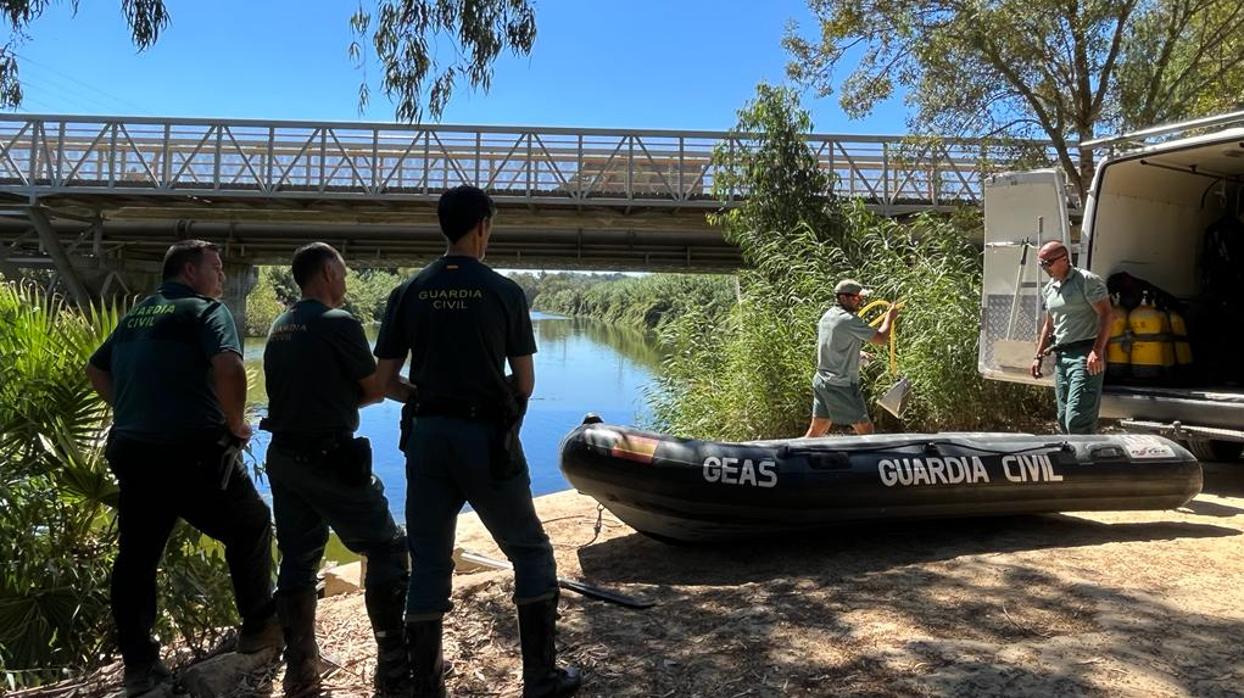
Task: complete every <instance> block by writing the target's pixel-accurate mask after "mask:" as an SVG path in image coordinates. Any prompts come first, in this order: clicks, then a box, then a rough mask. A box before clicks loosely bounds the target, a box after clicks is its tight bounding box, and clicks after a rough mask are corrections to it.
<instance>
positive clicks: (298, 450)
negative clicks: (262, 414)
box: [259, 419, 372, 485]
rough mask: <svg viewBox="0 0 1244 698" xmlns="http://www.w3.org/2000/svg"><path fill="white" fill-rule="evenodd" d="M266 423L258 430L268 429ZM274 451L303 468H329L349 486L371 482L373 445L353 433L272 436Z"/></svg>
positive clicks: (262, 422)
mask: <svg viewBox="0 0 1244 698" xmlns="http://www.w3.org/2000/svg"><path fill="white" fill-rule="evenodd" d="M266 422H267V420H266V419H264V420H261V421H260V422H259V428H260V429H267V428H268V425H267V423H266ZM271 447H272V448H275V449H277V450H279V451H282V452H283V453H284V454H285V455H288V456H289V457H291V458H292V459H293V460H295V461H296V462H298V463H300V464H304V465H309V466H320V467H323V468H326V469H327V470H330V471H332V472H333V473H335V474H336V475H337V476H338V477H340V478H341V481H342V482H343V483H345V484H347V485H366V484H368V483H370V482H371V476H372V457H371V441H370V440H369V439H368V438H367V437H366V436H357V437H356V436H354V432H351V431H339V432H331V431H329V432H289V431H282V432H273V434H272V444H271Z"/></svg>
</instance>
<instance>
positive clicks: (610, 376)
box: [246, 312, 660, 522]
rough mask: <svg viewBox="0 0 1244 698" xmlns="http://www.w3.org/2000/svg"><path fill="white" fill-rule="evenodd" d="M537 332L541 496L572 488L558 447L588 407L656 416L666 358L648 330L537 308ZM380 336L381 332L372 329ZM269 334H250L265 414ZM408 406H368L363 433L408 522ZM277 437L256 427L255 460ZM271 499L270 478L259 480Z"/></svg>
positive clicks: (256, 394)
mask: <svg viewBox="0 0 1244 698" xmlns="http://www.w3.org/2000/svg"><path fill="white" fill-rule="evenodd" d="M531 319H532V325H533V327H534V329H535V334H536V346H537V349H538V350H537V352H536V355H535V368H536V392H535V395H533V396H532V399H531V402H530V404H529V406H528V410H527V417H526V418H525V419H524V420H523V429H522V442H523V448H524V451H525V452H526V454H527V462H528V467H529V469H530V471H531V490H532V493H533V494H535V495H537V496H538V495H541V494H548V493H551V492H558V491H561V490H565V489H569V488H570V485H569V484H568V483H567V482H566V480H565V478H563V477H562V473H561V468H560V467H558V452H557V447H558V444H559V443H560V441H561V439H562V437H563V436H564V435H565V434H566V432H568V431H570V430H571V429H573V428H574V427H575V426H577V425H578V424H579V423H580V422H582V421H583V415H584V414H586V413H588V412H595V413H597V414H599V415H600V416H601V417H602V418H604V419H605V421H608V422H613V423H621V424H639V423H642V422H644V421H645V420H647V418H648V416H649V412H648V408H647V400H646V398H645V393H646V390H647V388H648V387H649V386H650V385H651V384H652V381H653V378H654V377H655V375H656V371H657V367H658V366H659V363H660V355H659V354H658V353H657V351H656V348H655V346H654V344H653V342H652V341H651V340H650V339H648V338H647V337H645V336H644V335H643V334H642V333H640V332H637V331H634V330H630V329H625V328H618V327H615V326H612V325H609V324H606V323H603V322H599V321H595V320H587V319H583V318H566V317H560V316H556V315H548V314H544V313H539V312H533V313H532V314H531ZM369 335H370V336H371V338H372V339H373V340H374V339H375V333H374V330H373V331H371V332H369ZM263 349H264V338H262V337H249V338H247V340H246V366H247V369H248V370H250V371H254V372H255V373H256V376H255V378H256V380H255V381H253V382H252V386H253V389H252V392H251V396H250V402H251V405H252V407H253V408H254V409H255V410H257V411H258V412H259V413H260V414H262V411H263V409H264V406H265V404H266V402H267V394H266V393H265V391H264V389H263ZM400 412H401V405H399V404H398V403H396V402H393V401H391V400H386V401H385V402H383V403H381V404H378V405H371V406H368V407H365V408H363V410H362V411H361V413H360V415H359V432H358V433H359V435H360V436H366V437H368V438H370V439H371V442H372V452H373V468H374V471H375V473H376V476H377V477H379V478H380V480H381V481H382V482H383V483H384V487H385V493H386V494H387V495H388V497H389V506H390V507H391V508H392V510H393V514H394V516H395V517H396V518H397V519H398V521H399V522H400V521H402V520H403V517H404V513H403V512H404V510H405V500H406V495H405V492H406V478H405V461H404V459H403V457H402V455H401V453H399V452H398V449H397V425H398V415H399V413H400ZM268 438H269V435H268V434H267V433H265V432H256V435H255V438H254V439H253V440H252V442H251V458H252V459H253V460H254V461H255V462H259V463H262V462H263V460H264V453H265V451H266V450H267V445H268ZM257 484H258V485H259V489H260V492H261V494H263V496H264V499H266V500H269V501H270V499H271V498H270V494H269V491H268V485H267V482H266V481H264V480H262V479H261V480H260V481H259V482H258V483H257Z"/></svg>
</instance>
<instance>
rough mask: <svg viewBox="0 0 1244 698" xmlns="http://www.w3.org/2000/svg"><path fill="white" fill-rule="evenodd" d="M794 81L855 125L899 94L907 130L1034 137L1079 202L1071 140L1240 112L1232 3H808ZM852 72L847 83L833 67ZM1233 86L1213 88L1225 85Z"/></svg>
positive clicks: (1083, 157) (1241, 68)
mask: <svg viewBox="0 0 1244 698" xmlns="http://www.w3.org/2000/svg"><path fill="white" fill-rule="evenodd" d="M809 7H810V8H811V9H812V11H813V13H815V15H816V16H817V19H818V22H819V26H818V28H817V29H818V31H816V32H815V33H814V35H813V36H812V37H810V38H808V37H804V36H801V35H800V34H799V32H798V28H797V27H794V26H792V27H791V28H790V30H789V31H788V32H787V36H786V38H785V41H784V44H785V45H786V47H787V48H788V49H789V51H790V53H791V56H792V59H793V60H792V61H791V63H790V64H789V66H788V73H789V75H790V76H791V77H793V78H794V79H796V80H797V81H799V82H800V83H801V84H803V85H805V86H811V87H814V88H816V90H817V91H818V93H819V94H820V95H828V94H830V93H831V92H832V91H833V90H834V89H835V88H838V89H840V90H841V94H840V97H839V101H840V103H841V105H842V107H843V109H844V110H846V112H847V113H848V114H850V115H852V116H857V117H858V116H863V115H865V114H868V113H869V112H871V111H872V110H873V109H874V108H875V107H876V106H877V105H878V104H880V103H882V102H884V101H885V100H887V99H889V98H891V97H893V96H894V95H895V93H896V92H898V91H899V90H902V91H903V92H904V93H905V96H906V101H907V103H908V104H909V105H910V106H911V108H912V111H911V113H910V116H909V125H910V128H911V129H912V130H913V131H914V132H918V133H929V134H940V135H947V136H958V135H964V136H968V135H970V136H990V137H993V136H998V137H1023V138H1029V137H1040V138H1045V139H1048V140H1049V141H1051V142H1052V143H1053V146H1054V150H1055V151H1056V152H1057V157H1058V161H1059V163H1060V165H1061V166H1062V168H1063V169H1064V170H1065V171H1066V173H1067V175H1068V177H1069V181H1071V182H1072V183H1073V184H1074V185H1075V186H1076V188H1077V189H1078V190H1079V191H1080V193H1081V194H1083V193H1084V190H1085V188H1086V187H1087V186H1088V184H1089V179H1090V177H1091V174H1092V167H1093V165H1092V158H1091V154H1090V152H1089V151H1087V150H1085V149H1083V148H1080V147H1079V146H1078V143H1081V142H1084V141H1087V140H1090V139H1092V138H1093V137H1094V136H1097V135H1098V134H1099V133H1101V132H1103V131H1118V130H1123V129H1127V128H1131V127H1138V126H1146V125H1151V124H1153V123H1155V122H1159V121H1168V120H1173V119H1180V118H1185V117H1191V116H1197V115H1203V114H1206V113H1212V112H1215V111H1219V110H1222V109H1223V108H1225V107H1230V106H1233V105H1237V104H1239V103H1240V101H1241V98H1242V95H1241V91H1240V89H1239V87H1240V86H1241V85H1242V84H1244V42H1241V40H1240V38H1239V30H1238V28H1239V25H1240V23H1241V19H1244V9H1242V8H1244V6H1242V5H1241V4H1240V3H1239V2H1238V1H1237V0H975V1H972V2H964V1H963V0H809ZM851 64H854V67H853V69H851V70H850V72H849V74H847V75H846V77H845V78H842V77H841V74H840V71H842V70H844V69H847V68H848V67H849V66H851ZM1224 86H1225V87H1228V88H1230V87H1232V86H1234V88H1235V89H1227V90H1224V89H1222V88H1223V87H1224Z"/></svg>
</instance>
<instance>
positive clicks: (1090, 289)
mask: <svg viewBox="0 0 1244 698" xmlns="http://www.w3.org/2000/svg"><path fill="white" fill-rule="evenodd" d="M1109 296H1110V293H1109V291H1107V290H1106V282H1105V281H1103V280H1102V278H1101V277H1100V276H1098V275H1096V274H1094V273H1093V272H1091V271H1085V270H1083V269H1077V268H1076V267H1072V268H1071V270H1070V271H1068V272H1067V278H1065V279H1063V280H1062V281H1058V280H1056V279H1050V280H1049V281H1047V282H1046V283H1045V286H1043V287H1042V288H1041V307H1042V309H1044V310H1045V312H1047V313H1049V314H1050V317H1051V318H1052V319H1053V320H1054V346H1062V345H1066V344H1073V343H1075V342H1082V341H1085V340H1090V339H1096V338H1097V329H1098V316H1097V311H1096V310H1094V309H1093V304H1094V303H1097V302H1099V301H1101V300H1104V299H1106V298H1108V297H1109Z"/></svg>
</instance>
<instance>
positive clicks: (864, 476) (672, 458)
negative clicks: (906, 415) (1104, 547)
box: [561, 423, 1201, 542]
mask: <svg viewBox="0 0 1244 698" xmlns="http://www.w3.org/2000/svg"><path fill="white" fill-rule="evenodd" d="M561 467H562V472H563V473H565V475H566V479H567V480H569V481H570V483H571V484H572V485H574V487H575V488H576V489H577V490H579V491H580V492H582V493H584V494H587V495H590V496H592V497H594V498H595V499H596V500H597V501H599V502H600V503H601V504H603V505H604V506H605V507H606V508H607V509H609V511H611V512H613V514H614V515H616V516H617V517H618V518H619V519H621V520H623V521H625V522H626V523H627V524H628V525H630V526H631V527H632V528H634V529H636V530H638V531H640V532H642V533H646V534H649V535H652V536H655V537H658V538H667V539H672V540H677V541H686V542H694V541H710V540H729V539H735V538H745V537H755V536H762V535H771V534H774V533H782V532H790V531H799V530H808V529H815V528H820V527H825V526H831V525H834V524H838V523H845V522H851V521H869V520H878V519H919V518H939V517H973V516H995V515H1008V514H1035V513H1052V512H1059V511H1102V510H1112V511H1121V510H1138V509H1157V510H1160V509H1173V508H1176V507H1180V506H1182V505H1184V504H1186V503H1187V502H1188V501H1189V500H1190V499H1192V498H1193V497H1195V496H1196V495H1197V493H1198V492H1200V491H1201V466H1200V464H1199V463H1198V462H1197V460H1196V458H1194V457H1193V456H1192V454H1191V453H1189V452H1188V451H1186V450H1185V449H1184V448H1182V447H1181V446H1179V445H1178V444H1176V443H1175V442H1173V441H1170V440H1168V439H1164V438H1161V437H1158V436H1133V435H1094V436H1034V435H1029V434H982V433H971V434H885V435H873V436H841V437H825V438H819V439H790V440H784V441H767V442H750V443H723V442H712V441H696V440H690V439H679V438H674V437H671V436H664V435H661V434H654V433H648V432H642V431H636V430H633V429H629V428H627V427H621V426H613V425H607V424H600V423H596V424H591V423H585V424H583V425H582V426H580V427H578V428H577V429H575V430H574V431H572V432H571V433H570V434H568V435H567V436H566V438H565V439H564V440H563V441H562V445H561Z"/></svg>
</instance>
